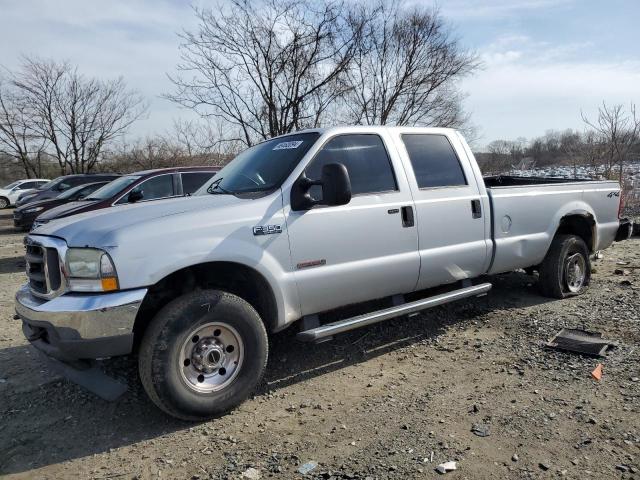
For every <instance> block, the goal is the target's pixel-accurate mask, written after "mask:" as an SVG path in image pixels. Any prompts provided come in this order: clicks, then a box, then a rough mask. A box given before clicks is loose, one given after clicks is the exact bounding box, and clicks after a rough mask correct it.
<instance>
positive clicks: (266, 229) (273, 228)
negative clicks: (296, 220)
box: [253, 225, 282, 235]
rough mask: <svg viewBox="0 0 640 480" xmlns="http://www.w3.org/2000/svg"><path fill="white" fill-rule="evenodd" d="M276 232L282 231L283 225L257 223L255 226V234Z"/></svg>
mask: <svg viewBox="0 0 640 480" xmlns="http://www.w3.org/2000/svg"><path fill="white" fill-rule="evenodd" d="M275 233H282V226H280V225H256V226H255V227H253V234H254V235H273V234H275Z"/></svg>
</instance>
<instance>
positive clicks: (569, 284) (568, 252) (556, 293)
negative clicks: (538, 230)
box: [538, 235, 591, 298]
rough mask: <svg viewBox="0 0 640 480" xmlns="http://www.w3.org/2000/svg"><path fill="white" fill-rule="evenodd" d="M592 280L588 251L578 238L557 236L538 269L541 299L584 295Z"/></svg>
mask: <svg viewBox="0 0 640 480" xmlns="http://www.w3.org/2000/svg"><path fill="white" fill-rule="evenodd" d="M590 280H591V262H590V260H589V249H588V248H587V245H586V243H584V240H582V239H581V238H580V237H577V236H575V235H556V236H555V237H554V239H553V241H552V242H551V247H550V248H549V251H548V252H547V255H546V257H545V258H544V260H543V261H542V264H541V265H540V271H539V283H538V285H539V287H540V291H541V292H542V294H543V295H545V296H547V297H552V298H566V297H570V296H574V295H580V294H581V293H584V291H585V290H586V288H587V286H588V285H589V281H590Z"/></svg>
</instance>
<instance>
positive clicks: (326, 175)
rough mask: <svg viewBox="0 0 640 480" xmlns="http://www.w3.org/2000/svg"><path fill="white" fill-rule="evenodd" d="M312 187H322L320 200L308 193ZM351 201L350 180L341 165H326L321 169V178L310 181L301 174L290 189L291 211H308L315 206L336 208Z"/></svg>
mask: <svg viewBox="0 0 640 480" xmlns="http://www.w3.org/2000/svg"><path fill="white" fill-rule="evenodd" d="M314 185H319V186H321V187H322V199H321V200H315V199H313V198H312V197H311V195H310V193H309V191H310V190H311V187H313V186H314ZM350 201H351V180H350V179H349V172H348V171H347V167H345V166H344V165H343V164H342V163H328V164H326V165H325V166H323V167H322V178H321V179H320V180H312V179H310V178H309V177H307V176H306V174H305V173H303V174H302V175H301V176H300V178H298V180H296V182H295V183H294V184H293V187H292V189H291V210H294V211H299V210H310V209H311V208H313V207H315V206H316V205H326V206H338V205H346V204H347V203H349V202H350Z"/></svg>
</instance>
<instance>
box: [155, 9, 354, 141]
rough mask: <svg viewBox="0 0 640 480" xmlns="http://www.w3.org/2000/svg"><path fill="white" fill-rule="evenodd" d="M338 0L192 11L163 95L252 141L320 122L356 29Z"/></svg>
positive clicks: (339, 83) (338, 85) (338, 87)
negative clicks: (192, 27) (192, 23)
mask: <svg viewBox="0 0 640 480" xmlns="http://www.w3.org/2000/svg"><path fill="white" fill-rule="evenodd" d="M345 12H347V8H346V6H345V5H344V4H343V3H342V2H341V1H328V2H322V3H319V2H315V1H313V0H265V1H263V2H259V3H258V2H252V1H251V0H232V1H231V2H230V4H228V5H222V4H219V5H218V6H216V7H215V8H211V9H196V10H195V13H196V16H197V18H198V20H199V23H200V24H199V27H198V29H197V31H195V32H184V33H183V34H182V35H181V38H182V42H183V43H182V45H181V51H182V53H181V58H182V62H181V63H180V65H178V71H179V74H178V75H175V76H170V79H171V80H172V82H173V83H174V85H175V91H174V92H173V93H171V94H168V95H166V97H167V98H169V99H171V100H173V101H175V102H177V103H179V104H181V105H183V106H185V107H188V108H192V109H195V110H196V111H197V112H198V113H199V114H200V115H202V116H204V117H214V118H217V119H221V120H223V121H225V122H227V123H228V124H229V125H231V126H233V127H234V128H235V129H236V130H237V132H238V134H237V135H236V137H235V138H236V139H237V140H240V141H242V142H243V143H244V144H247V145H251V144H253V143H255V142H256V141H259V140H262V139H266V138H270V137H272V136H275V135H280V134H283V133H288V132H291V131H293V130H296V129H300V128H304V127H312V126H316V125H318V124H320V123H321V120H322V117H323V115H324V112H325V111H326V109H327V108H328V107H329V105H331V104H332V102H333V101H334V100H335V99H336V98H337V97H339V96H340V95H341V94H342V93H343V92H344V90H345V89H346V88H347V87H346V86H345V85H344V83H343V73H344V72H345V70H346V69H347V68H348V67H349V65H350V62H351V60H352V58H353V55H354V54H355V51H356V46H357V44H358V42H359V35H360V32H361V30H362V28H361V26H359V25H357V23H356V22H357V21H356V20H354V17H352V16H351V15H350V14H349V13H345Z"/></svg>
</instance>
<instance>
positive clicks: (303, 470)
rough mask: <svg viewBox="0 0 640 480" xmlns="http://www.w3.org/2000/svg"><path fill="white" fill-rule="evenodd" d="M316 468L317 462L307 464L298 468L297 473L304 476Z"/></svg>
mask: <svg viewBox="0 0 640 480" xmlns="http://www.w3.org/2000/svg"><path fill="white" fill-rule="evenodd" d="M317 466H318V463H317V462H307V463H305V464H303V465H301V466H300V468H298V473H301V474H302V475H306V474H307V473H309V472H311V471H312V470H313V469H314V468H316V467H317Z"/></svg>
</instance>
